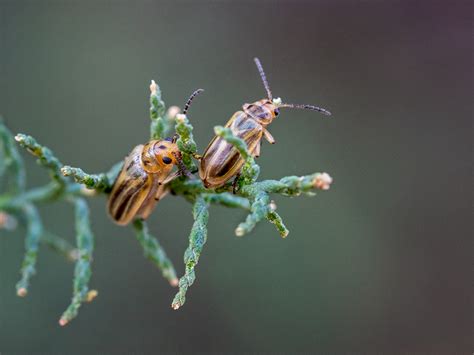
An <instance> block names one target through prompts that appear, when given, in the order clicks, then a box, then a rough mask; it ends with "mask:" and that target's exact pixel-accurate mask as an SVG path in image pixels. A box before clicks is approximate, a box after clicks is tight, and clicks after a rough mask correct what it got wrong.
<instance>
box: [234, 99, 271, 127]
mask: <svg viewBox="0 0 474 355" xmlns="http://www.w3.org/2000/svg"><path fill="white" fill-rule="evenodd" d="M242 109H243V110H244V112H245V113H246V114H247V115H249V116H250V117H252V118H253V119H254V120H256V121H257V122H258V123H260V124H261V125H262V126H264V127H265V126H267V125H269V124H270V123H272V121H273V119H274V118H275V117H276V116H277V115H278V107H277V106H276V105H275V104H274V103H273V102H271V101H270V100H268V99H263V100H260V101H255V102H254V103H252V104H245V105H244V106H242Z"/></svg>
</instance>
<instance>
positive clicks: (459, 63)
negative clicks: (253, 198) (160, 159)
mask: <svg viewBox="0 0 474 355" xmlns="http://www.w3.org/2000/svg"><path fill="white" fill-rule="evenodd" d="M471 4H472V3H471V2H468V1H453V2H449V5H448V4H447V3H446V2H442V1H393V2H392V1H384V2H382V1H339V2H332V1H313V2H296V1H287V2H273V1H261V2H250V1H248V2H240V3H238V4H237V3H231V2H228V1H207V2H206V1H205V2H200V3H199V4H198V3H196V2H181V1H175V2H172V1H166V2H158V1H134V2H132V1H98V2H96V3H91V2H79V1H63V2H60V1H44V2H41V3H40V2H37V1H5V0H1V1H0V20H1V24H0V30H1V32H0V35H1V37H0V40H1V42H0V43H1V48H0V53H1V54H0V61H1V66H0V70H1V72H0V84H1V85H0V112H1V113H2V115H3V116H4V117H5V119H6V121H7V124H8V126H9V127H10V128H11V130H12V131H13V132H24V133H28V134H31V135H33V136H34V137H36V138H37V139H38V140H39V142H41V143H42V144H45V145H47V146H48V147H50V148H51V149H53V151H55V152H56V154H57V156H58V157H59V158H60V159H61V160H62V161H63V162H64V163H66V164H71V165H73V166H79V167H82V168H83V169H85V170H86V171H89V172H102V171H105V170H107V169H108V168H109V167H110V166H112V165H113V164H114V163H115V162H116V161H118V160H120V159H122V158H123V157H124V156H125V155H126V154H127V153H128V152H129V151H130V150H131V148H133V147H134V146H135V145H136V144H139V143H142V142H145V141H147V139H148V133H149V118H148V95H149V89H148V86H149V82H150V80H151V79H155V80H156V81H157V82H158V83H159V85H160V86H161V89H162V90H163V98H164V100H165V101H166V103H167V104H168V105H172V104H175V105H181V106H182V105H183V104H184V102H185V100H186V99H187V97H188V96H189V94H190V93H191V92H192V91H193V90H194V89H196V88H198V87H202V88H204V89H206V92H205V93H204V94H203V95H202V96H200V97H199V98H198V99H196V100H195V103H194V104H193V107H192V108H191V111H190V119H191V121H192V122H193V123H194V128H195V138H196V141H197V142H198V144H199V150H200V151H201V152H202V151H203V150H204V149H205V147H206V145H207V143H208V142H209V140H210V139H211V137H212V136H213V126H214V125H217V124H225V122H226V121H227V120H228V119H229V118H230V116H231V115H232V114H233V113H234V112H235V111H237V110H239V109H240V107H241V105H242V104H243V103H245V102H252V101H255V100H257V99H260V98H262V97H264V94H265V91H264V89H263V86H262V83H261V81H260V78H259V76H258V74H257V71H256V68H255V66H254V63H253V61H252V58H253V57H254V56H258V57H260V59H261V60H262V63H263V65H264V68H265V70H266V73H267V77H268V80H269V82H270V85H271V88H272V91H273V93H274V95H275V96H276V97H278V96H281V97H282V98H283V99H284V100H285V101H287V102H294V103H308V104H315V105H319V106H322V107H325V108H327V109H329V110H331V111H332V112H333V116H332V118H331V119H326V118H324V117H323V116H322V115H319V114H317V113H314V112H309V111H300V110H285V112H283V113H282V115H280V116H279V117H278V119H276V120H275V121H274V123H273V124H272V125H271V126H270V127H269V130H270V131H271V133H272V134H273V136H274V137H275V139H276V141H277V144H275V145H274V146H270V145H269V144H267V143H266V142H265V143H264V144H263V147H262V156H261V157H260V159H259V163H260V165H261V168H262V173H261V178H262V179H265V178H279V177H283V176H286V175H293V174H298V175H300V174H308V173H312V172H316V171H327V172H329V173H330V174H331V175H332V176H333V177H334V184H333V186H332V188H331V190H330V191H328V192H324V193H320V194H318V196H317V197H316V198H307V197H300V198H294V199H289V198H285V197H281V196H277V197H276V202H277V204H278V211H279V212H280V214H281V215H282V216H283V218H284V221H285V223H286V225H287V226H288V227H289V229H290V235H289V236H288V238H287V239H285V240H284V239H281V238H280V237H279V235H278V233H277V232H276V230H275V228H274V226H272V225H271V224H269V223H266V222H262V223H261V224H260V225H259V226H258V227H257V228H256V229H255V231H254V232H253V233H252V234H250V235H248V236H246V237H245V238H237V237H235V236H234V229H235V227H236V225H237V224H238V223H239V222H240V221H241V220H242V219H243V218H244V217H245V213H244V212H243V211H239V210H231V209H226V208H222V207H212V209H211V214H210V222H209V235H208V242H207V244H206V245H205V248H204V251H203V253H202V256H201V260H200V262H199V265H198V266H197V270H196V274H197V280H196V282H195V284H194V285H193V286H192V288H191V289H190V290H189V292H188V297H187V302H186V304H185V306H184V307H183V308H181V309H180V310H179V311H173V310H172V309H171V308H170V304H171V300H172V298H173V296H174V294H175V291H176V290H175V289H172V288H171V287H170V286H169V285H168V283H167V282H166V281H165V280H164V279H163V278H162V277H161V273H160V272H159V270H157V269H156V267H155V266H154V265H152V264H151V263H150V262H149V261H147V260H146V259H145V258H144V257H143V252H142V250H141V248H140V246H139V245H138V243H137V241H136V240H135V237H134V235H133V233H132V230H131V229H130V228H123V227H118V226H116V225H114V224H112V223H111V221H110V219H109V218H108V216H107V214H106V212H105V198H103V197H101V198H96V199H92V200H91V201H90V203H91V206H92V211H93V217H92V222H93V231H94V233H95V235H96V249H95V254H94V255H95V258H94V264H93V276H92V281H91V287H92V288H97V289H98V290H99V292H100V294H99V297H98V298H97V299H96V300H95V301H94V302H93V303H92V304H87V305H84V306H83V307H82V308H81V311H80V314H79V316H78V318H77V319H75V320H74V321H73V322H72V323H71V324H70V325H68V326H67V327H65V328H60V327H59V326H58V324H57V321H58V319H59V316H60V315H61V313H62V311H63V310H64V309H65V307H66V306H67V305H68V304H69V300H70V295H71V290H72V275H73V265H72V264H68V263H66V262H65V261H64V260H63V259H62V257H60V256H58V255H56V254H54V253H52V252H50V251H49V250H46V249H44V250H42V251H41V253H40V255H39V259H38V267H37V270H38V273H37V275H36V276H35V277H34V278H33V280H32V285H31V289H30V293H29V294H28V297H27V298H25V299H20V298H18V297H16V295H15V283H16V281H17V280H18V277H19V274H18V270H19V268H20V264H21V260H22V257H23V236H24V231H23V230H18V231H16V232H14V233H6V232H4V231H2V232H1V233H2V237H1V238H0V351H1V352H2V354H10V353H20V352H21V353H39V352H42V353H63V354H65V353H67V354H74V353H82V354H84V353H87V354H99V353H101V354H107V353H124V354H126V353H143V354H156V353H165V352H187V353H191V352H211V351H214V352H229V351H234V352H244V351H247V352H250V351H253V352H269V353H272V352H280V353H294V352H297V351H300V352H313V353H330V354H340V353H347V352H352V353H354V352H358V353H380V352H384V353H402V352H411V353H444V354H454V353H456V354H461V353H471V352H472V340H471V331H472V323H471V316H472V313H471V310H472V309H471V297H472V292H471V291H472V288H471V284H472V273H471V266H472V264H471V262H472V248H471V247H472V243H471V235H472V223H471V216H472V180H471V178H472V170H471V169H472V167H471V163H472V155H471V148H472V145H471V143H470V140H471V134H472V126H471V119H472V108H473V107H472V89H473V87H472V86H473V85H472V78H473V76H472V74H473V73H472V37H471V35H472V10H473V9H472V5H471ZM24 156H25V159H26V162H27V167H28V174H29V175H28V180H29V185H30V186H37V185H40V184H42V183H45V182H47V181H48V178H47V173H46V172H45V171H44V170H43V169H42V168H40V167H37V166H36V164H35V163H34V159H33V158H32V157H31V156H28V155H26V154H24ZM190 207H191V206H190V205H189V204H187V203H186V202H185V201H184V200H183V199H182V198H179V197H178V198H176V197H168V198H166V199H165V200H163V201H162V202H160V204H159V205H158V207H157V209H156V211H155V213H154V214H153V215H152V217H151V218H150V227H151V229H152V231H153V234H154V235H155V236H157V237H158V238H159V240H160V241H161V243H162V245H163V246H164V247H165V249H166V251H167V253H168V255H169V256H170V257H171V259H172V260H173V261H174V263H175V266H176V267H177V269H178V272H179V274H181V273H182V272H183V269H184V267H183V264H182V258H183V252H184V250H185V248H186V246H187V237H188V233H189V230H190V228H191V225H192V216H191V208H190ZM41 213H42V216H43V218H44V223H45V225H46V226H49V227H50V229H52V230H53V231H54V232H56V233H57V234H58V235H61V236H64V237H67V238H68V239H69V240H71V241H73V240H74V229H73V214H72V209H71V206H69V205H67V204H53V205H44V206H42V208H41Z"/></svg>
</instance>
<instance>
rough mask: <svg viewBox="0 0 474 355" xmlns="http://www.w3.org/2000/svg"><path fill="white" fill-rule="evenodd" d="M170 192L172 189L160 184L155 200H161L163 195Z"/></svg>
mask: <svg viewBox="0 0 474 355" xmlns="http://www.w3.org/2000/svg"><path fill="white" fill-rule="evenodd" d="M169 192H170V190H169V189H168V188H166V187H164V186H160V187H159V188H158V190H157V191H156V194H155V201H159V200H161V199H162V198H163V197H165V196H166V195H168V193H169Z"/></svg>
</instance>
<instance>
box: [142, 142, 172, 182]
mask: <svg viewBox="0 0 474 355" xmlns="http://www.w3.org/2000/svg"><path fill="white" fill-rule="evenodd" d="M179 155H180V151H179V149H178V146H177V145H176V143H172V142H169V141H167V140H160V141H158V140H153V141H151V142H148V143H147V144H145V145H144V146H143V151H142V154H141V162H142V166H143V169H144V170H145V171H146V172H147V173H151V174H154V173H158V172H163V170H171V169H172V168H173V166H174V165H175V164H177V161H176V157H177V156H179Z"/></svg>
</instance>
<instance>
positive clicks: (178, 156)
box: [172, 153, 194, 179]
mask: <svg viewBox="0 0 474 355" xmlns="http://www.w3.org/2000/svg"><path fill="white" fill-rule="evenodd" d="M172 154H173V155H174V157H175V158H176V161H177V163H178V171H179V172H180V173H181V175H185V176H187V177H188V178H190V179H193V178H194V175H193V174H191V173H190V172H189V170H188V169H187V168H186V165H184V163H183V159H182V157H181V154H177V153H172Z"/></svg>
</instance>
